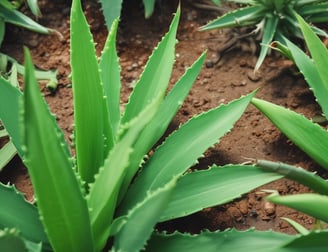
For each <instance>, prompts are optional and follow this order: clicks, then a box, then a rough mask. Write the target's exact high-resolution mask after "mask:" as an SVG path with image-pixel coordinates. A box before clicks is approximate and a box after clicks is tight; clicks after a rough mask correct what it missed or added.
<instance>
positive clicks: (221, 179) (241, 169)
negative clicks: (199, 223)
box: [160, 165, 283, 221]
mask: <svg viewBox="0 0 328 252" xmlns="http://www.w3.org/2000/svg"><path fill="white" fill-rule="evenodd" d="M282 177H283V176H282V175H280V174H275V173H272V172H264V171H261V170H260V169H258V168H256V167H254V166H243V165H227V166H223V167H217V166H213V167H212V168H210V169H209V170H201V171H196V172H192V173H187V174H186V175H184V176H183V177H181V178H180V179H179V180H178V183H177V186H176V189H175V190H174V194H173V196H172V199H171V201H170V203H169V205H168V206H167V208H166V209H165V211H164V212H163V214H162V215H161V218H160V221H166V220H169V219H175V218H178V217H182V216H186V215H189V214H192V213H195V212H197V211H200V210H202V209H203V208H206V207H212V206H215V205H221V204H224V203H227V202H229V201H232V200H233V199H236V198H238V197H240V196H242V194H244V193H247V192H249V191H251V190H253V189H255V188H257V187H259V186H262V185H264V184H267V183H269V182H272V181H275V180H277V179H280V178H282Z"/></svg>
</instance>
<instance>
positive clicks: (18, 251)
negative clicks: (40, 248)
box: [0, 229, 28, 252]
mask: <svg viewBox="0 0 328 252" xmlns="http://www.w3.org/2000/svg"><path fill="white" fill-rule="evenodd" d="M0 251H11V252H27V251H28V250H27V248H26V245H25V243H24V240H23V239H22V237H20V236H19V233H18V232H17V231H16V230H14V229H11V230H8V229H6V230H0Z"/></svg>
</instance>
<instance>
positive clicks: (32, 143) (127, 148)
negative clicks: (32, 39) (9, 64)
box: [0, 0, 293, 251]
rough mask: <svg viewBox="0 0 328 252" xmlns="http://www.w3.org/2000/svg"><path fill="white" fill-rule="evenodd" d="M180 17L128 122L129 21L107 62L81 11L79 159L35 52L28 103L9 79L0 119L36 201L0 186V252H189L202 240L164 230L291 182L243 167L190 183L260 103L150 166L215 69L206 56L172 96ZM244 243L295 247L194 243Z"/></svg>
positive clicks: (77, 36)
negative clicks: (50, 100)
mask: <svg viewBox="0 0 328 252" xmlns="http://www.w3.org/2000/svg"><path fill="white" fill-rule="evenodd" d="M179 16H180V11H179V10H178V11H177V13H176V15H175V17H174V19H173V21H172V24H171V26H170V30H169V32H168V33H167V34H166V35H165V36H164V38H163V39H162V41H161V42H160V43H159V44H158V47H157V48H156V49H155V50H154V51H153V54H152V55H151V56H150V58H149V60H148V62H147V65H146V67H145V69H144V71H143V73H142V75H141V77H140V79H139V81H138V82H137V84H136V86H135V88H134V90H133V92H132V94H131V96H130V98H129V102H128V103H127V104H126V106H125V110H124V113H123V115H120V110H119V108H120V102H119V98H118V97H119V93H120V78H119V77H120V76H119V75H120V68H119V64H118V57H117V55H116V48H115V37H116V31H117V25H118V22H117V21H115V22H114V23H113V26H112V29H111V31H110V33H109V36H108V40H107V41H106V44H105V47H104V50H103V53H102V55H101V57H100V60H99V61H98V59H97V58H96V56H95V55H96V53H95V48H94V43H93V41H92V36H91V33H90V31H89V28H88V24H87V22H86V19H85V17H84V16H83V11H82V8H81V3H80V1H78V0H74V1H73V3H72V11H71V68H72V83H73V95H74V109H75V113H74V120H75V139H76V156H72V155H71V154H70V151H69V148H68V145H67V143H66V142H65V141H64V137H63V134H62V132H61V130H60V129H59V127H58V126H57V124H56V120H55V118H54V117H53V116H52V115H51V113H50V112H49V108H48V107H47V105H46V103H45V101H44V100H43V98H42V97H41V95H40V91H39V89H38V86H37V82H36V79H35V76H34V72H33V64H32V61H31V56H30V54H29V52H28V50H25V71H26V74H25V89H24V93H21V92H20V90H18V89H17V88H16V87H14V86H12V85H11V84H10V83H9V82H8V81H7V80H5V79H4V78H1V79H0V90H1V92H0V105H1V106H0V118H1V120H2V121H3V124H4V125H5V127H6V130H7V131H8V133H9V135H10V137H11V140H12V141H13V143H14V144H15V146H16V148H17V151H18V153H19V155H20V156H21V157H22V159H23V161H24V163H25V164H26V166H27V168H28V171H29V174H30V176H31V180H32V184H33V188H34V191H35V197H36V200H37V206H35V205H34V204H31V203H29V202H26V201H25V200H24V199H23V197H22V196H21V195H20V194H19V193H18V192H17V191H16V190H15V188H14V187H13V186H9V185H2V184H0V194H1V199H2V200H3V201H4V202H6V204H1V206H0V225H1V226H0V227H1V228H2V229H3V232H1V233H0V246H2V247H1V248H5V247H4V246H6V245H8V241H9V244H15V245H17V246H22V244H23V245H24V246H25V247H26V248H27V249H28V250H30V251H40V250H41V249H44V250H49V249H53V250H55V251H100V250H101V249H102V248H103V247H104V246H105V244H106V241H107V240H108V238H109V237H114V243H113V247H112V249H113V250H124V251H138V250H140V249H142V248H143V247H144V246H145V245H146V241H147V240H149V238H150V241H149V244H158V245H159V246H161V245H160V244H161V243H162V242H165V241H166V239H169V240H172V239H173V240H175V241H176V242H175V243H176V244H177V245H178V246H179V244H180V245H181V242H184V240H185V239H190V237H191V236H186V235H182V234H179V233H176V234H173V235H170V236H167V235H164V234H158V233H156V232H154V226H155V224H156V223H157V222H161V221H165V220H170V219H174V218H177V217H182V216H185V215H189V214H191V213H194V212H196V211H199V210H201V209H202V208H204V207H209V206H213V205H217V204H221V203H226V202H228V201H230V200H232V199H234V198H236V197H239V196H240V195H241V194H243V193H245V192H248V191H249V190H252V189H254V188H256V187H258V186H260V185H263V184H265V183H268V182H270V181H273V180H276V179H278V178H280V177H282V176H281V175H279V174H275V173H271V172H266V171H262V170H259V169H257V168H256V167H254V166H246V168H245V167H244V166H240V165H227V166H224V167H217V166H215V165H214V166H213V167H211V168H210V169H205V170H202V171H196V172H191V173H188V172H186V171H187V170H188V169H189V168H190V167H191V166H192V165H193V164H195V163H196V162H197V159H198V158H199V157H200V156H201V155H202V153H203V152H204V151H205V150H206V149H207V148H209V147H210V146H212V145H213V144H215V143H216V142H217V141H218V139H219V138H221V137H222V136H223V135H224V134H226V133H227V132H228V131H229V130H230V129H231V128H232V127H233V124H234V123H235V121H236V120H238V118H239V117H240V116H241V115H242V114H243V112H244V110H245V109H246V107H247V105H248V104H249V102H250V101H251V99H252V97H253V96H254V93H251V94H249V95H247V96H244V97H241V98H240V99H237V100H235V101H232V102H231V103H229V104H227V105H220V106H218V107H217V108H214V109H212V110H210V111H208V112H205V113H202V114H200V115H198V116H196V117H194V118H192V119H191V120H190V121H189V122H187V123H186V124H184V125H183V126H181V127H180V128H179V129H178V130H177V131H175V132H174V133H172V134H171V135H170V136H169V137H167V139H166V140H165V141H164V142H163V143H162V144H161V145H160V146H159V147H158V148H157V149H156V150H155V152H154V154H153V155H152V156H151V157H149V158H147V153H148V152H149V150H150V149H151V148H152V146H153V145H154V144H155V143H156V142H157V141H158V139H159V138H160V137H161V136H162V135H163V134H164V132H165V130H166V128H167V126H168V125H169V123H170V121H171V120H172V118H173V117H174V115H175V113H176V112H177V110H178V109H179V107H180V106H181V104H182V102H183V100H184V98H185V97H186V96H187V94H188V91H189V89H190V88H191V86H192V83H193V82H194V80H195V79H196V77H197V75H198V73H199V71H200V70H201V67H202V63H203V61H204V58H205V54H203V55H202V56H201V57H200V58H199V59H198V60H197V61H196V62H195V63H194V64H193V65H192V66H191V67H190V68H189V69H188V70H187V71H186V73H185V74H184V75H183V76H182V77H181V78H180V80H179V81H178V82H177V83H176V85H175V86H174V87H173V88H172V89H171V91H170V92H168V93H167V94H166V89H167V86H168V83H169V79H170V73H171V71H172V67H173V64H174V55H175V53H174V46H175V43H176V32H177V27H178V21H179ZM81 41H83V42H81ZM4 108H6V109H4ZM8 108H9V109H8ZM20 132H22V135H20ZM140 166H141V171H140V172H138V171H139V170H140V169H139V168H140ZM136 175H137V176H136ZM135 176H136V180H135V182H134V183H132V185H131V186H129V184H131V182H132V180H133V178H134V177H135ZM226 188H229V190H227V189H226ZM18 209H19V211H18ZM16 210H17V211H16ZM136 227H138V228H137V229H136ZM241 234H245V235H247V237H252V239H255V241H256V243H252V244H250V243H249V242H247V241H246V240H245V244H244V245H243V246H245V245H247V246H256V247H259V248H263V249H265V248H267V247H268V245H269V244H270V246H269V247H270V248H273V247H274V248H276V247H279V246H280V245H281V243H285V242H287V241H290V240H292V239H293V237H290V236H288V235H282V234H275V233H272V232H268V233H263V234H262V233H258V232H254V231H248V232H246V233H244V232H242V233H240V232H238V231H231V232H225V233H219V232H218V233H213V234H212V233H210V234H209V233H208V232H204V233H202V234H199V235H198V236H194V237H193V240H194V243H193V244H194V245H193V246H194V248H198V249H199V248H202V249H203V248H204V244H203V240H204V238H205V239H207V238H206V237H208V236H211V237H214V236H215V237H216V239H215V240H213V241H212V242H210V243H208V245H207V246H208V248H210V247H212V248H213V245H212V244H213V243H214V242H215V243H218V242H219V241H221V242H222V243H224V242H225V239H226V237H229V239H233V240H238V239H240V236H241ZM269 235H271V237H275V238H276V239H278V238H279V241H280V243H276V244H275V245H274V246H273V244H272V241H269V240H268V239H267V236H269ZM252 241H254V240H252ZM40 243H41V244H42V248H41V246H40ZM233 244H234V243H233ZM259 244H260V245H259ZM229 246H230V245H228V247H229ZM234 246H235V245H233V247H234ZM149 249H152V247H151V246H150V247H149ZM208 251H210V250H208Z"/></svg>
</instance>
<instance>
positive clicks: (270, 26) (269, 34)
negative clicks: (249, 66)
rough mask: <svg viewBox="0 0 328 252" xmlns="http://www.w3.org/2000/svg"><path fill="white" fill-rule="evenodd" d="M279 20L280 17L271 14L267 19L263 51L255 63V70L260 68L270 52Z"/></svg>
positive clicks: (262, 45)
mask: <svg viewBox="0 0 328 252" xmlns="http://www.w3.org/2000/svg"><path fill="white" fill-rule="evenodd" d="M278 22H279V17H278V16H276V15H271V16H270V17H267V18H266V19H265V23H264V28H263V30H264V31H263V37H262V42H261V51H260V55H259V57H258V59H257V62H256V65H255V71H256V70H258V69H259V68H260V66H261V65H262V63H263V61H264V59H265V56H266V55H267V54H268V51H269V49H270V47H269V44H270V43H271V42H272V40H273V38H274V35H275V33H276V29H277V25H278Z"/></svg>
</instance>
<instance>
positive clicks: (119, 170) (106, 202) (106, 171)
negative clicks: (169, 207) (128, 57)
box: [88, 95, 162, 250]
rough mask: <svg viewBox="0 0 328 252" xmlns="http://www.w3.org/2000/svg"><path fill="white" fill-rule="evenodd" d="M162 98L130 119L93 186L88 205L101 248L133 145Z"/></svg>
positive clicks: (108, 229)
mask: <svg viewBox="0 0 328 252" xmlns="http://www.w3.org/2000/svg"><path fill="white" fill-rule="evenodd" d="M161 101H162V97H161V96H160V95H159V96H157V97H156V98H155V99H154V102H153V103H152V104H149V105H148V107H146V108H145V109H144V110H143V111H142V113H141V114H140V115H139V116H138V117H136V118H134V119H132V121H130V122H129V125H127V127H128V128H127V129H126V130H125V135H124V136H123V137H122V138H121V140H120V141H119V142H117V144H116V145H115V146H114V148H113V149H112V151H111V152H110V153H109V156H108V158H107V159H106V160H105V164H104V167H103V168H101V169H100V171H99V174H98V175H96V180H95V182H94V184H91V186H90V194H89V196H88V206H89V208H90V216H91V224H92V230H93V234H94V237H95V239H96V249H97V250H100V249H102V248H103V246H104V245H105V243H106V241H107V239H108V236H109V233H110V223H111V221H112V219H113V214H114V210H115V208H116V204H117V203H116V201H117V195H118V193H119V190H120V186H121V183H122V181H123V178H124V175H125V174H126V168H127V166H128V164H129V157H130V153H131V152H132V146H133V144H134V142H135V140H136V139H137V138H138V136H139V134H140V132H141V131H142V130H143V129H144V127H145V125H147V124H148V123H149V122H150V120H152V118H153V117H154V115H155V113H156V112H157V110H158V106H159V104H160V102H161ZM104 220H106V221H104Z"/></svg>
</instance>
